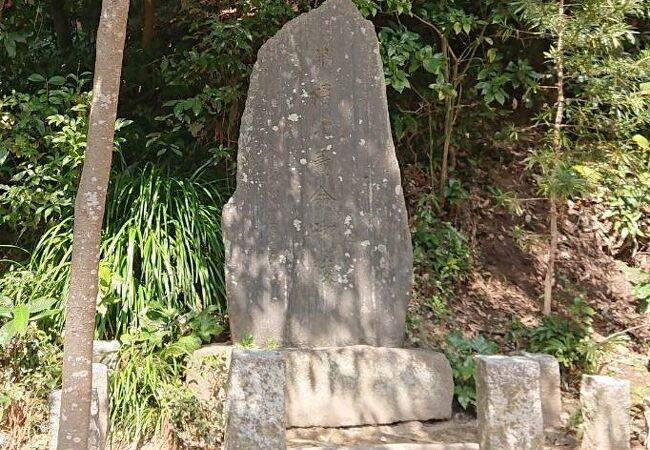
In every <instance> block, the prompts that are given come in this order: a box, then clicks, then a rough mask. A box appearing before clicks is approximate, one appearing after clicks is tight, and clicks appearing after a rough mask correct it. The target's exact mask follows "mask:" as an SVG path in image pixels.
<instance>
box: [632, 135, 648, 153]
mask: <svg viewBox="0 0 650 450" xmlns="http://www.w3.org/2000/svg"><path fill="white" fill-rule="evenodd" d="M632 140H633V141H634V142H636V145H638V146H639V148H640V149H641V150H648V149H649V148H650V141H648V139H647V138H646V137H645V136H642V135H640V134H635V135H634V136H633V137H632Z"/></svg>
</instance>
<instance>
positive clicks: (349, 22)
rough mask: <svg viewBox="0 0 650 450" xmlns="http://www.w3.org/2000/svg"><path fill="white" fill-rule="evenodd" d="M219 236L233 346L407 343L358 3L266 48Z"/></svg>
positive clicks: (381, 97) (394, 218)
mask: <svg viewBox="0 0 650 450" xmlns="http://www.w3.org/2000/svg"><path fill="white" fill-rule="evenodd" d="M223 233H224V242H225V248H226V285H227V290H228V308H229V316H230V321H231V330H232V335H233V339H234V340H235V341H238V340H241V339H243V338H244V337H246V336H249V335H252V336H253V338H254V340H255V342H256V343H257V344H259V345H265V344H267V343H269V342H273V343H277V344H280V345H282V346H297V347H301V346H308V347H315V346H341V345H353V344H370V345H381V346H399V345H401V343H402V340H403V335H404V322H405V314H406V305H407V302H408V295H409V289H410V283H411V272H412V254H411V243H410V234H409V230H408V223H407V217H406V208H405V205H404V198H403V195H402V190H401V184H400V175H399V168H398V166H397V160H396V158H395V151H394V147H393V142H392V137H391V134H390V128H389V122H388V109H387V104H386V87H385V83H384V79H383V71H382V65H381V61H380V58H379V46H378V42H377V36H376V34H375V31H374V28H373V26H372V24H371V23H370V22H368V21H366V20H364V19H363V18H362V17H361V15H360V14H359V12H358V11H357V9H356V7H355V6H354V4H353V3H352V1H351V0H328V1H326V2H325V3H324V4H323V5H322V6H321V7H319V8H318V9H316V10H313V11H311V12H309V13H307V14H304V15H302V16H300V17H298V18H296V19H294V20H293V21H291V22H289V23H288V24H287V25H286V26H285V27H284V28H283V29H282V30H280V32H278V34H277V35H276V36H274V37H273V38H272V39H270V40H269V41H268V42H267V43H266V44H265V45H264V46H263V47H262V48H261V49H260V51H259V54H258V61H257V63H256V65H255V69H254V70H253V74H252V76H251V83H250V91H249V96H248V99H247V103H246V109H245V112H244V115H243V117H242V123H241V129H240V143H239V155H238V173H237V190H236V192H235V194H234V195H233V198H232V199H231V200H230V201H229V202H228V204H227V205H226V207H225V208H224V214H223Z"/></svg>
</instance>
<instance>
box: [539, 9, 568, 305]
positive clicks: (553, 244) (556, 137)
mask: <svg viewBox="0 0 650 450" xmlns="http://www.w3.org/2000/svg"><path fill="white" fill-rule="evenodd" d="M558 19H559V23H560V25H559V27H558V31H557V56H556V59H555V71H556V73H557V81H556V84H555V87H556V89H557V105H556V109H555V123H554V125H553V167H552V168H551V169H552V171H553V173H552V174H551V176H555V175H556V174H555V172H556V171H557V170H558V169H559V166H560V161H561V152H562V123H563V120H564V103H565V98H564V20H565V11H564V0H560V5H559V10H558ZM549 197H550V198H549V202H550V210H549V219H550V222H551V223H550V228H551V238H550V243H549V250H548V263H547V267H546V278H545V280H544V306H543V309H542V313H543V314H544V315H548V314H551V310H552V301H553V284H554V281H555V255H556V253H557V243H558V238H559V236H558V228H557V215H558V205H557V203H558V198H557V193H556V192H551V193H550V196H549Z"/></svg>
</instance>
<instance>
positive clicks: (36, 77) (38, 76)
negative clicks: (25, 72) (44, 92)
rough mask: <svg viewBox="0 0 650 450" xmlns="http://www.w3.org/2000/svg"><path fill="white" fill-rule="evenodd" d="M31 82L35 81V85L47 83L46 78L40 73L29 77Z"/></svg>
mask: <svg viewBox="0 0 650 450" xmlns="http://www.w3.org/2000/svg"><path fill="white" fill-rule="evenodd" d="M27 79H28V80H29V81H33V82H34V83H42V82H43V81H45V77H44V76H43V75H41V74H40V73H33V74H31V75H30V76H29V77H27Z"/></svg>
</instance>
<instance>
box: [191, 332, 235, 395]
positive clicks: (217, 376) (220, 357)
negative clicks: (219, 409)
mask: <svg viewBox="0 0 650 450" xmlns="http://www.w3.org/2000/svg"><path fill="white" fill-rule="evenodd" d="M232 350H233V346H232V345H227V344H210V345H206V346H204V347H201V348H200V349H198V350H196V351H195V352H194V353H192V356H191V357H190V359H189V362H188V367H187V372H186V374H185V380H186V382H187V384H188V386H189V387H190V389H191V390H192V392H194V395H196V398H197V399H199V401H201V402H204V403H207V402H211V401H212V400H214V399H217V398H219V397H220V396H221V392H217V391H218V390H220V389H221V387H222V385H223V384H224V383H223V379H224V378H226V377H227V374H228V368H229V366H230V355H231V353H232Z"/></svg>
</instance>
